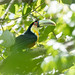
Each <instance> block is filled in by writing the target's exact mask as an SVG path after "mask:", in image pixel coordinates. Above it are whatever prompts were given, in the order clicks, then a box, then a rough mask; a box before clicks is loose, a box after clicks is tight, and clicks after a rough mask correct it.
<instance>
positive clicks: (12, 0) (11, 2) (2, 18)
mask: <svg viewBox="0 0 75 75" xmlns="http://www.w3.org/2000/svg"><path fill="white" fill-rule="evenodd" d="M14 1H15V0H11V1H10V3H9V5H8V7H7V9H6V10H5V13H4V14H3V16H2V17H1V18H0V20H1V22H0V24H1V27H2V23H3V20H4V19H5V16H6V15H7V13H8V11H9V9H10V7H11V5H12V4H13V2H14ZM2 30H3V31H4V29H3V27H2Z"/></svg>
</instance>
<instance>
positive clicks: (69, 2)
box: [62, 0, 72, 4]
mask: <svg viewBox="0 0 75 75" xmlns="http://www.w3.org/2000/svg"><path fill="white" fill-rule="evenodd" d="M62 2H63V3H65V4H71V3H72V0H62Z"/></svg>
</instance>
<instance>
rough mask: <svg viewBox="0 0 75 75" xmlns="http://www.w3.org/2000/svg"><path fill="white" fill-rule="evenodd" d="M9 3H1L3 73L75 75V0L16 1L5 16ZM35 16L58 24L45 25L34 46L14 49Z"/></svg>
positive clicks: (0, 69)
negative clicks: (12, 47) (17, 40)
mask: <svg viewBox="0 0 75 75" xmlns="http://www.w3.org/2000/svg"><path fill="white" fill-rule="evenodd" d="M3 1H4V0H3ZM4 2H6V1H4ZM0 4H2V3H0ZM9 5H10V3H9V2H8V3H7V2H6V4H5V3H3V4H2V5H0V17H1V18H0V75H60V74H63V75H75V8H74V7H75V1H74V0H70V1H68V0H56V1H55V0H30V2H28V1H27V0H26V2H25V0H23V2H14V3H13V4H12V5H11V7H10V9H9V10H8V12H7V13H6V15H5V17H4V18H2V16H3V15H4V13H5V12H6V11H5V10H6V9H7V8H8V6H9ZM36 19H39V20H43V19H44V20H47V19H48V20H49V19H51V20H53V21H54V22H55V23H56V26H55V27H54V26H46V27H42V28H41V29H40V30H39V32H40V38H39V41H38V42H37V43H36V45H35V46H34V47H32V48H31V49H24V50H22V51H21V52H19V53H17V52H16V51H15V53H13V52H11V50H10V47H11V46H12V45H13V44H14V43H15V37H17V36H19V35H21V34H22V33H24V32H25V31H26V30H27V28H28V26H29V25H30V24H31V23H32V22H33V21H35V20H36Z"/></svg>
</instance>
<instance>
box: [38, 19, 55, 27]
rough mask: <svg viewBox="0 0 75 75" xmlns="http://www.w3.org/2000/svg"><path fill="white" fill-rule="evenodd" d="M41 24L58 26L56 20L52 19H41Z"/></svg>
mask: <svg viewBox="0 0 75 75" xmlns="http://www.w3.org/2000/svg"><path fill="white" fill-rule="evenodd" d="M39 25H40V27H43V26H56V24H55V22H53V21H51V20H39Z"/></svg>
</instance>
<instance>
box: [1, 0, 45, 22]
mask: <svg viewBox="0 0 75 75" xmlns="http://www.w3.org/2000/svg"><path fill="white" fill-rule="evenodd" d="M12 1H13V0H12ZM44 3H45V2H43V3H42V4H40V5H39V6H37V7H36V8H35V9H34V10H32V11H31V12H29V13H28V14H30V13H32V12H34V11H36V9H38V8H39V7H40V6H41V5H43V4H44ZM28 14H26V15H24V16H23V17H25V16H27V15H28ZM21 17H22V16H21ZM21 17H17V18H14V19H9V20H16V19H18V18H21ZM0 20H2V21H4V20H5V19H4V18H0ZM7 21H8V20H7Z"/></svg>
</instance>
